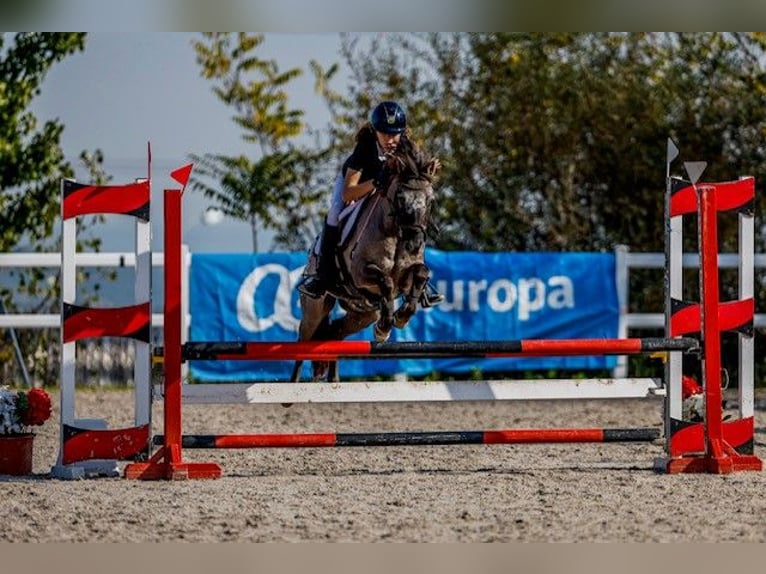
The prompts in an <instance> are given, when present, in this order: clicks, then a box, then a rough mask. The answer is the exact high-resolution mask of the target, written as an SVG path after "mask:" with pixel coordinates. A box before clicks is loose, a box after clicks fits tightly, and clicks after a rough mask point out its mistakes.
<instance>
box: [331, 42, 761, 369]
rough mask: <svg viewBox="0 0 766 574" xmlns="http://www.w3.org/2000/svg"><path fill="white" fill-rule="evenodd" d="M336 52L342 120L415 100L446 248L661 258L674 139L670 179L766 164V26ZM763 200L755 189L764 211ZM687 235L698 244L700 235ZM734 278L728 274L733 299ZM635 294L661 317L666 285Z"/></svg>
mask: <svg viewBox="0 0 766 574" xmlns="http://www.w3.org/2000/svg"><path fill="white" fill-rule="evenodd" d="M342 44H343V47H342V54H343V57H344V63H345V64H346V65H347V66H348V68H349V69H350V70H351V73H350V75H351V76H352V78H353V79H354V81H353V82H352V83H351V84H350V91H349V94H348V95H347V97H345V98H342V99H340V100H338V99H335V100H333V101H329V102H328V104H329V107H330V109H331V111H333V113H334V114H336V116H337V118H338V120H339V121H341V120H343V118H346V117H362V115H363V114H364V113H366V111H367V110H368V109H369V103H370V101H371V100H377V99H382V98H383V97H385V98H392V99H397V100H400V101H401V102H402V103H403V104H404V105H405V106H406V108H407V109H408V112H409V115H410V124H411V125H412V127H413V129H414V130H415V131H416V134H418V135H419V136H420V138H421V141H422V142H423V143H424V144H425V146H426V149H428V150H429V151H431V152H432V153H434V154H435V155H438V156H439V157H440V158H441V159H442V163H443V165H444V168H443V170H442V174H441V185H440V188H439V190H438V194H439V198H438V204H437V217H438V219H439V223H440V227H441V230H442V231H441V234H440V235H439V236H438V237H436V238H434V240H435V243H436V245H437V246H438V247H440V248H443V249H461V250H490V251H493V250H503V251H541V250H550V251H609V250H612V249H613V248H614V247H615V246H616V245H619V244H624V245H627V246H628V247H629V248H630V249H632V250H634V251H642V252H648V251H654V252H661V251H663V248H664V218H663V212H664V201H665V199H664V194H665V159H666V157H665V156H666V142H667V139H668V137H671V138H673V140H674V141H675V142H676V143H677V144H678V146H679V148H680V150H681V156H680V157H679V158H678V160H677V161H676V162H675V163H674V164H673V169H672V173H673V174H674V175H679V176H685V173H684V171H683V162H687V161H705V162H707V163H708V168H707V170H706V171H705V173H704V175H703V180H707V181H725V180H731V179H736V178H738V177H739V176H741V175H755V176H756V178H758V177H759V176H760V175H761V174H763V173H764V171H766V147H764V145H763V139H764V135H765V134H766V71H765V70H764V62H765V61H766V59H765V56H766V54H765V53H764V52H765V48H766V38H765V37H764V34H763V33H720V32H719V33H605V32H604V33H545V34H544V33H502V34H452V33H437V34H394V35H386V36H381V35H376V36H374V37H372V38H371V37H370V36H359V35H352V34H346V35H344V36H343V39H342ZM764 201H766V198H764V196H763V195H762V194H757V195H756V204H755V206H754V207H755V210H756V213H761V212H762V209H763V207H764ZM691 219H692V218H690V224H693V223H694V222H693V221H691ZM721 225H722V230H721V232H720V237H721V240H722V241H721V243H722V245H721V249H722V250H724V251H733V250H735V249H736V247H735V243H736V241H737V234H736V232H735V231H734V229H733V227H734V226H735V225H736V218H734V217H731V218H725V217H723V218H721ZM685 242H686V249H687V250H694V249H696V227H692V226H691V225H690V227H689V229H688V232H686V233H685ZM765 249H766V229H765V228H763V227H758V228H757V231H756V251H758V252H762V251H764V250H765ZM687 283H688V291H689V292H688V293H685V297H687V298H688V299H690V300H695V299H697V297H698V296H697V295H696V293H694V291H695V287H694V282H693V281H689V282H687ZM735 284H736V282H735V281H731V282H729V281H726V280H723V281H722V285H723V292H722V297H723V298H724V299H727V298H729V299H731V298H735V297H736V292H735V289H734V288H733V287H732V286H733V285H735ZM631 288H632V289H631V290H632V293H633V294H634V295H632V296H631V297H632V298H631V304H632V307H631V310H632V311H637V310H641V311H644V312H646V311H649V310H656V311H660V310H661V309H662V305H663V293H662V291H663V287H662V277H661V276H658V275H657V274H656V273H651V272H646V273H643V272H636V273H633V274H632V275H631ZM758 297H759V299H758V300H759V301H760V303H758V304H757V308H759V309H762V308H763V301H766V293H764V292H761V293H759V295H758ZM759 336H760V334H757V337H759ZM756 348H762V345H760V344H759V342H758V341H756ZM760 361H761V362H763V357H761V358H760Z"/></svg>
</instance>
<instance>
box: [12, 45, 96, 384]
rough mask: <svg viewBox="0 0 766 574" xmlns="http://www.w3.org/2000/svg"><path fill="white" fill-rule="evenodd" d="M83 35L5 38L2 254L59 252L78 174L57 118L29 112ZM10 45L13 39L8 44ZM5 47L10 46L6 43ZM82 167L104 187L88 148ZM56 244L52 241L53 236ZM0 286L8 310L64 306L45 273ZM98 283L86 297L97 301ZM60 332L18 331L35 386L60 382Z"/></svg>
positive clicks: (27, 273) (86, 222)
mask: <svg viewBox="0 0 766 574" xmlns="http://www.w3.org/2000/svg"><path fill="white" fill-rule="evenodd" d="M85 37H86V35H85V34H83V33H56V34H53V33H50V34H43V33H21V34H16V35H15V36H14V37H13V38H11V36H10V34H3V35H0V251H13V250H15V249H18V248H19V247H20V246H23V248H24V249H30V248H31V249H32V250H34V251H36V252H41V251H56V250H59V249H60V247H61V245H60V237H59V238H56V237H55V234H54V225H55V223H56V222H57V221H58V220H59V213H60V196H61V191H60V190H61V180H62V179H63V178H68V177H72V176H73V175H74V170H73V168H72V166H71V164H70V163H69V162H68V161H67V160H66V159H65V158H64V154H63V152H62V150H61V144H60V138H61V134H62V132H63V130H64V126H63V125H62V124H61V123H60V122H58V121H55V120H50V121H46V122H45V123H44V124H43V125H42V126H41V127H40V126H39V125H38V120H37V118H36V117H35V116H34V114H32V112H30V111H29V107H30V105H31V103H32V100H33V99H34V98H35V97H36V96H37V95H38V94H39V93H40V91H41V86H42V83H43V81H44V79H45V77H46V74H47V72H48V71H49V70H50V68H51V67H52V66H53V65H55V64H56V63H57V62H59V61H61V60H63V59H64V58H66V57H68V56H70V55H72V54H74V53H76V52H78V51H81V50H83V49H84V47H85ZM11 39H12V40H13V41H12V42H10V40H11ZM6 44H7V45H6ZM80 161H81V162H82V165H83V166H84V167H85V168H86V169H87V170H88V172H89V173H90V180H91V182H92V183H94V184H103V183H106V182H107V181H108V180H109V179H110V178H109V176H108V175H107V174H106V173H104V171H103V168H102V165H103V154H102V153H101V151H100V150H96V151H95V152H87V151H83V152H82V153H81V154H80ZM100 220H101V217H99V216H96V217H88V218H83V221H81V226H80V228H81V230H85V229H87V228H88V227H90V226H91V225H93V224H95V223H97V222H99V221H100ZM52 237H53V240H52V241H51V238H52ZM78 243H79V247H80V248H83V249H88V250H94V251H97V250H98V249H99V247H100V243H101V242H100V240H99V239H98V238H95V237H92V238H87V237H85V238H82V237H80V238H78ZM91 275H93V276H95V277H96V278H97V279H98V278H103V279H108V278H109V274H108V273H107V274H105V273H103V272H101V271H99V270H95V271H91V272H89V271H87V270H78V281H80V282H81V281H85V280H87V279H88V278H90V276H91ZM7 279H8V281H7V282H4V283H3V284H2V285H0V298H2V301H3V306H4V308H6V309H7V310H8V311H9V312H14V313H15V312H26V313H57V312H58V311H59V308H60V294H61V288H60V281H59V277H58V275H55V276H54V275H51V274H50V273H48V272H46V271H45V270H42V269H25V270H20V271H11V272H10V273H9V274H8V277H7ZM99 286H100V283H98V282H97V283H95V286H94V292H93V293H92V294H91V296H90V297H89V298H88V299H86V302H93V301H95V300H96V299H97V297H98V291H99ZM58 338H59V335H58V332H56V333H51V332H48V331H46V330H44V329H36V330H24V331H23V332H21V333H19V336H18V339H19V343H20V346H21V347H22V348H23V349H24V350H26V351H27V357H26V361H27V367H28V370H29V371H30V374H31V376H32V377H33V379H34V380H35V381H37V382H43V383H46V384H50V383H54V382H55V381H56V379H57V377H58V363H57V362H56V361H55V360H52V359H53V358H55V357H57V356H58V355H57V348H58V346H59V341H58ZM5 339H6V338H5V337H3V339H2V342H0V362H1V363H2V364H3V366H4V368H3V373H2V374H3V379H4V380H11V376H12V367H13V365H14V362H13V360H12V358H13V349H12V347H11V345H10V344H6V340H5Z"/></svg>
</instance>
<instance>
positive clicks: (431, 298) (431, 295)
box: [420, 281, 444, 309]
mask: <svg viewBox="0 0 766 574" xmlns="http://www.w3.org/2000/svg"><path fill="white" fill-rule="evenodd" d="M443 301H444V295H442V294H441V293H439V291H438V290H437V289H436V287H434V286H433V284H432V283H431V282H430V281H429V282H428V283H426V288H425V289H423V293H422V294H421V295H420V306H421V307H423V308H424V309H427V308H428V307H433V306H434V305H438V304H439V303H441V302H443Z"/></svg>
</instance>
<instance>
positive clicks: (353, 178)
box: [343, 169, 375, 203]
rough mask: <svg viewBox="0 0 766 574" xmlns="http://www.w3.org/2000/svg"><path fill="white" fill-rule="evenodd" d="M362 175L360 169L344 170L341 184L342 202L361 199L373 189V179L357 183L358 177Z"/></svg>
mask: <svg viewBox="0 0 766 574" xmlns="http://www.w3.org/2000/svg"><path fill="white" fill-rule="evenodd" d="M361 176H362V172H361V171H356V170H353V169H349V170H348V171H347V172H346V178H345V180H344V185H343V202H344V203H351V202H352V201H356V200H357V199H362V198H363V197H364V196H365V195H367V194H368V193H370V192H371V191H372V190H373V189H375V185H374V184H373V180H371V179H370V180H367V181H365V182H362V183H359V178H360V177H361Z"/></svg>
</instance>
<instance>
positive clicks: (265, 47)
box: [32, 32, 342, 252]
mask: <svg viewBox="0 0 766 574" xmlns="http://www.w3.org/2000/svg"><path fill="white" fill-rule="evenodd" d="M195 38H199V35H198V34H196V33H170V32H90V33H88V37H87V41H86V47H85V51H84V52H81V53H78V54H75V55H73V56H70V57H69V58H67V59H65V60H64V61H62V62H60V63H58V64H56V65H55V66H54V67H53V68H52V69H51V70H50V72H49V74H48V76H47V78H46V79H45V82H44V83H43V86H42V93H41V94H40V96H38V97H37V98H36V100H35V102H34V105H33V108H32V109H33V111H34V112H35V114H36V115H37V117H38V119H40V120H41V121H42V120H45V119H53V118H57V119H58V120H60V121H61V122H62V123H63V124H64V126H65V128H64V133H63V136H62V145H63V148H64V153H65V154H66V156H67V157H68V158H69V159H70V161H71V162H72V163H73V164H77V157H78V156H79V153H80V152H81V151H82V150H85V149H87V150H94V149H96V148H99V149H101V150H102V151H103V152H104V156H105V162H104V167H105V169H106V171H107V173H109V174H110V175H112V176H113V180H112V182H113V183H129V182H131V181H133V180H134V179H135V178H137V177H145V176H146V149H147V142H151V145H152V203H153V206H152V219H153V225H152V228H153V232H152V233H153V242H152V249H153V250H155V251H161V250H162V227H161V213H162V211H161V208H162V191H163V190H164V189H166V188H175V187H178V185H177V184H176V183H175V182H174V181H173V180H172V179H170V177H169V175H168V174H169V172H170V171H171V170H172V169H175V168H177V167H180V166H182V165H184V164H185V163H188V162H189V154H192V153H195V154H204V153H225V154H231V155H236V154H239V153H243V152H248V151H250V150H252V151H255V147H254V146H252V145H251V144H246V143H244V142H243V141H242V140H241V137H240V135H241V131H240V130H239V128H237V126H235V124H234V123H233V122H232V121H231V119H230V116H231V112H232V110H230V109H229V108H227V107H226V106H225V105H224V104H223V103H222V102H220V101H219V100H218V99H217V98H216V97H215V95H214V94H213V92H212V90H211V88H212V83H210V82H209V81H206V80H204V79H202V78H201V77H200V75H199V66H198V65H197V64H196V62H195V60H194V50H193V49H192V47H191V43H192V41H193V40H194V39H195ZM339 48H340V38H339V35H338V34H335V33H324V34H266V38H265V41H264V42H263V44H261V46H260V47H259V52H258V53H259V55H260V56H261V57H263V58H269V59H274V60H276V61H277V63H278V64H279V66H280V69H282V70H286V69H288V68H293V67H300V68H303V69H304V70H305V72H304V75H303V76H302V77H301V78H298V79H296V80H295V81H294V83H293V84H292V86H291V87H290V88H289V89H288V91H289V93H290V96H291V101H290V105H291V107H294V108H299V109H303V110H304V111H305V112H306V117H305V119H306V121H307V122H308V123H309V124H310V125H312V126H314V127H321V126H324V125H326V124H327V123H328V121H329V114H328V112H327V109H326V107H325V106H324V103H323V102H322V100H321V98H319V97H318V96H317V95H316V94H315V93H314V91H313V82H312V79H311V74H310V72H309V71H308V63H309V61H310V60H312V59H314V60H317V61H319V62H320V63H321V64H323V65H325V66H327V65H329V64H331V63H333V62H339V61H340V55H339V53H338V51H339ZM341 81H342V80H341ZM335 87H336V89H337V88H339V86H335ZM78 176H80V177H83V178H84V177H85V176H86V174H85V173H83V172H80V173H79V174H78ZM208 206H209V202H208V200H206V199H205V198H203V197H202V196H201V195H200V194H194V193H192V192H187V193H186V194H185V197H184V239H185V242H186V243H188V244H189V246H190V248H191V250H192V251H193V252H249V251H250V250H251V249H252V242H251V238H250V230H249V227H248V226H247V225H246V224H245V223H241V222H236V221H233V220H229V219H226V220H224V222H222V223H221V224H219V225H217V226H216V227H215V233H210V231H211V228H210V227H204V226H203V225H202V223H201V215H202V213H203V212H204V210H205V209H206V207H208ZM99 234H100V235H101V236H102V237H103V239H104V244H103V248H102V250H103V251H130V250H132V248H133V234H132V225H131V220H130V218H127V217H122V216H112V217H110V218H108V221H107V224H106V225H105V226H103V227H102V228H101V230H100V232H99ZM259 242H260V248H261V249H264V250H265V249H269V248H270V247H271V245H270V239H269V237H268V236H264V237H263V238H262V239H259Z"/></svg>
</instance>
